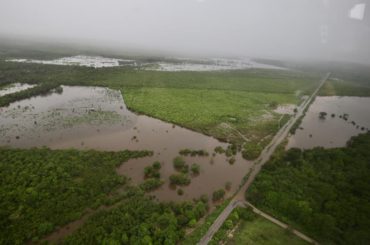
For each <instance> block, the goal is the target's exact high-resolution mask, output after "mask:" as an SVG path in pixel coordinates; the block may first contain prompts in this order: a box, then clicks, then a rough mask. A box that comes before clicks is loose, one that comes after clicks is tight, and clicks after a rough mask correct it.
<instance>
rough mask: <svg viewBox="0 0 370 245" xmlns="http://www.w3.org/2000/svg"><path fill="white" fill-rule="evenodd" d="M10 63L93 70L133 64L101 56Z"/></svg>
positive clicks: (11, 60) (27, 60) (14, 60)
mask: <svg viewBox="0 0 370 245" xmlns="http://www.w3.org/2000/svg"><path fill="white" fill-rule="evenodd" d="M7 61H10V62H21V63H36V64H45V65H75V66H87V67H94V68H102V67H115V66H119V65H121V64H133V63H134V61H133V60H124V59H115V58H106V57H101V56H86V55H77V56H71V57H63V58H59V59H52V60H37V59H9V60H7Z"/></svg>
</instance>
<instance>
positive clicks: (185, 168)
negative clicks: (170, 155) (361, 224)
mask: <svg viewBox="0 0 370 245" xmlns="http://www.w3.org/2000/svg"><path fill="white" fill-rule="evenodd" d="M173 167H174V168H175V169H176V171H179V172H181V173H183V174H187V173H189V165H187V164H186V163H185V160H184V159H183V158H182V157H179V156H178V157H175V158H174V159H173Z"/></svg>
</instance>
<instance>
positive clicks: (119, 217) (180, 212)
mask: <svg viewBox="0 0 370 245" xmlns="http://www.w3.org/2000/svg"><path fill="white" fill-rule="evenodd" d="M207 209H208V205H207V200H205V199H199V200H195V201H193V202H181V203H158V202H155V201H153V200H152V199H150V198H149V197H146V196H144V195H143V194H142V192H140V191H138V190H137V189H135V188H133V189H132V190H131V191H130V192H129V193H128V195H127V197H126V198H125V199H124V201H123V202H122V203H121V204H120V205H119V206H118V207H117V208H114V209H111V210H104V211H100V212H98V213H97V214H95V215H94V216H92V217H91V218H90V219H89V220H88V221H87V222H86V223H85V224H84V226H83V227H82V228H80V229H79V230H78V231H77V232H75V233H74V234H72V235H71V236H70V237H67V238H66V240H65V241H64V243H66V244H169V245H170V244H176V243H177V242H179V241H180V239H182V238H183V237H184V235H185V228H187V227H193V226H194V225H195V224H196V223H197V221H198V220H199V219H200V218H201V217H203V216H204V215H205V214H206V212H207Z"/></svg>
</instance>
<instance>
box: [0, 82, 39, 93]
mask: <svg viewBox="0 0 370 245" xmlns="http://www.w3.org/2000/svg"><path fill="white" fill-rule="evenodd" d="M34 86H35V85H33V84H26V83H12V84H10V85H7V86H5V87H3V88H0V96H4V95H7V94H12V93H16V92H19V91H22V90H26V89H29V88H32V87H34Z"/></svg>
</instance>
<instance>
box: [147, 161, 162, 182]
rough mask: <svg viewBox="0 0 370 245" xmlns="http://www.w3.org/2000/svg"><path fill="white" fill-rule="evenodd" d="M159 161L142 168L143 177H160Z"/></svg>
mask: <svg viewBox="0 0 370 245" xmlns="http://www.w3.org/2000/svg"><path fill="white" fill-rule="evenodd" d="M161 167H162V166H161V163H160V162H154V163H153V164H152V165H151V166H147V167H145V168H144V177H145V178H157V179H159V178H160V177H161V174H160V173H159V170H160V169H161Z"/></svg>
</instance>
